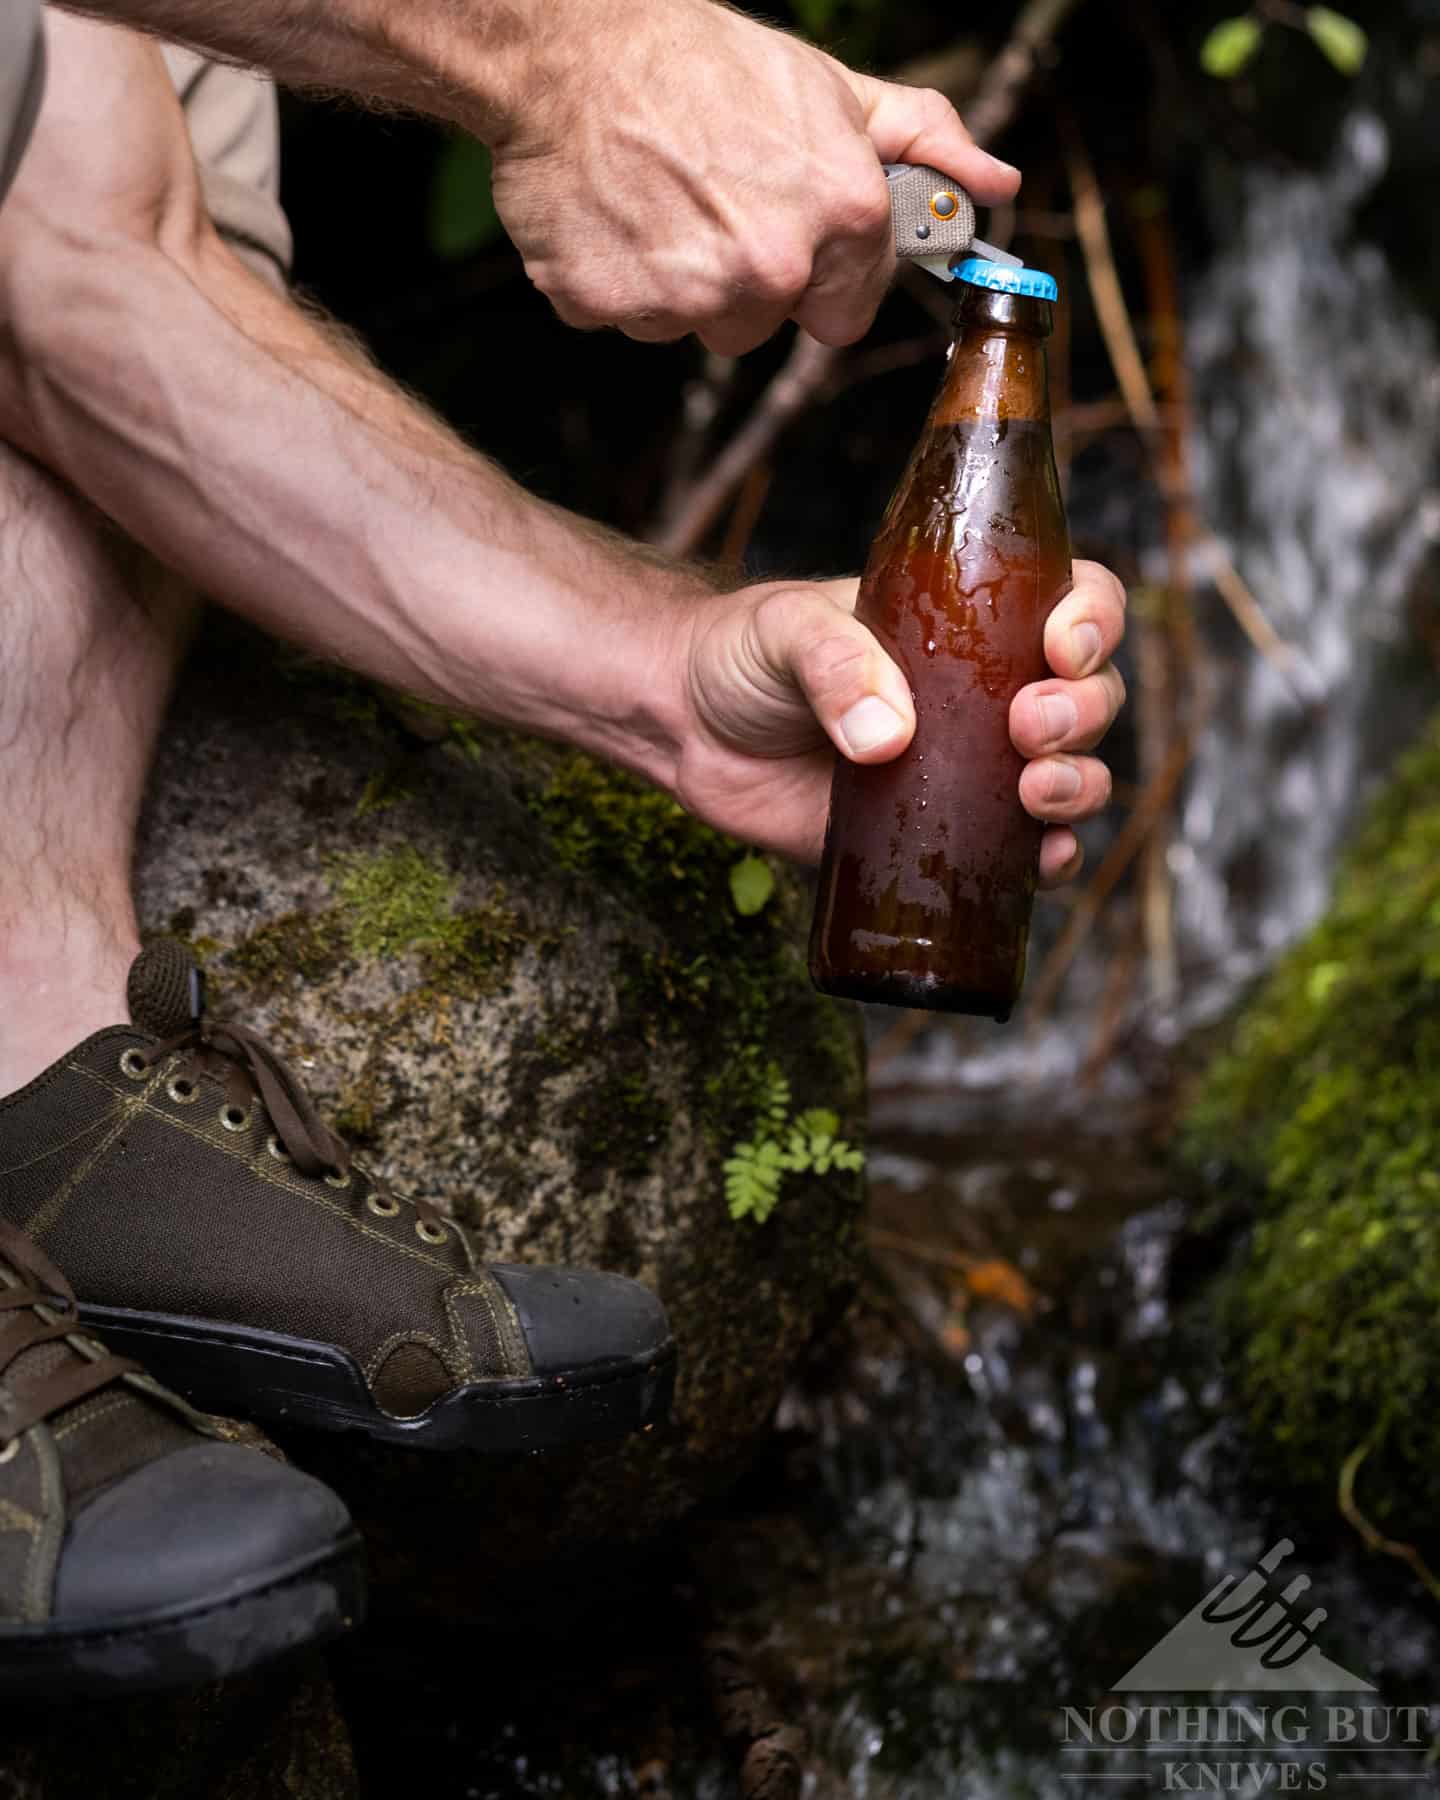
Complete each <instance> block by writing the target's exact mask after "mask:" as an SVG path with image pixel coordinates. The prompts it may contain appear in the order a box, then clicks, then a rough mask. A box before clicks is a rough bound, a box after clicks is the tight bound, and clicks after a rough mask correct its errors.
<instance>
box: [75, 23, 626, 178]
mask: <svg viewBox="0 0 1440 1800" xmlns="http://www.w3.org/2000/svg"><path fill="white" fill-rule="evenodd" d="M631 4H633V0H570V4H568V5H566V6H565V7H563V8H555V7H553V6H551V5H549V4H548V3H547V0H72V3H71V4H69V5H68V7H67V10H70V11H74V12H80V13H86V14H89V15H90V16H92V17H98V18H105V19H111V20H113V21H115V22H116V23H119V24H126V25H133V26H138V27H139V28H140V29H141V30H142V31H147V32H151V33H153V34H155V35H157V36H160V37H164V38H168V39H171V40H172V41H174V42H176V43H183V44H191V45H193V46H195V48H197V49H200V50H205V51H208V52H210V53H211V54H213V55H218V56H221V57H224V58H226V59H228V60H232V61H236V62H242V63H249V64H252V65H254V66H256V67H258V68H263V69H266V70H268V71H269V72H270V73H271V74H273V75H274V76H275V77H276V78H277V79H278V80H280V81H283V82H286V83H288V84H289V85H290V86H292V87H302V88H312V89H318V90H321V91H323V92H330V93H334V92H337V91H338V92H343V93H348V94H351V95H354V96H356V97H357V98H359V99H361V100H367V101H373V102H378V103H380V104H381V105H387V106H397V107H405V108H408V109H411V110H414V111H417V112H424V113H429V114H431V115H432V116H434V117H436V118H442V119H448V120H451V121H453V122H454V123H455V124H458V125H462V126H463V127H464V128H465V129H466V130H467V131H470V132H472V133H473V134H474V135H475V136H476V137H479V138H481V139H483V140H484V141H485V142H486V143H497V142H501V141H503V140H504V139H505V138H507V137H508V136H509V135H510V133H511V132H512V131H513V130H514V129H515V127H516V125H517V124H518V123H519V122H520V121H521V119H522V118H523V116H524V115H525V114H526V112H527V111H528V108H529V105H530V97H531V96H533V94H534V93H535V92H536V91H537V89H543V88H544V86H545V85H546V82H547V74H546V71H547V68H548V67H549V65H550V63H551V62H552V61H553V60H555V58H556V56H557V53H558V54H559V55H560V56H561V57H562V58H563V59H564V60H565V61H567V62H568V61H569V60H571V55H570V53H569V52H568V51H567V50H566V45H567V44H568V43H569V42H570V41H571V40H572V39H573V38H576V37H579V38H580V39H582V40H583V39H584V38H585V37H586V36H587V35H588V34H589V33H590V31H591V30H592V29H593V27H594V25H595V23H596V21H595V18H594V17H593V15H594V14H597V13H599V12H600V11H602V10H604V11H607V12H610V13H616V12H618V11H620V10H621V8H622V7H624V6H628V5H631ZM582 15H592V16H588V17H587V16H582ZM622 29H623V26H622Z"/></svg>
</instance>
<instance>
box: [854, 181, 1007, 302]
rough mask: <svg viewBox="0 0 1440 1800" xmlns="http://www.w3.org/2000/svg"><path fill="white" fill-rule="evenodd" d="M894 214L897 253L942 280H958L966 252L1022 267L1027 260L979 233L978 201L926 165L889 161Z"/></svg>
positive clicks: (905, 260) (904, 260)
mask: <svg viewBox="0 0 1440 1800" xmlns="http://www.w3.org/2000/svg"><path fill="white" fill-rule="evenodd" d="M885 177H886V179H887V180H888V181H889V183H890V213H891V217H892V218H893V219H894V221H895V254H896V255H897V256H898V257H899V258H900V259H901V260H902V261H903V262H913V263H918V264H919V266H920V267H921V268H922V269H925V270H927V271H928V272H929V273H930V274H931V275H934V276H935V277H937V279H939V280H940V281H953V280H954V279H955V273H954V268H955V264H956V263H958V262H962V261H963V260H964V259H965V258H966V257H967V256H983V257H984V258H985V259H986V260H987V261H989V262H998V263H1004V264H1005V266H1006V267H1007V268H1011V269H1018V268H1021V267H1023V263H1022V261H1021V259H1020V257H1018V256H1012V255H1011V254H1010V252H1009V251H1008V250H1000V249H997V248H996V246H995V245H994V244H987V243H985V242H984V240H983V239H981V238H977V237H976V235H975V202H974V201H973V200H972V199H971V198H970V196H969V195H968V194H967V193H966V192H965V190H964V188H963V187H961V186H960V185H959V184H958V183H957V182H954V181H952V180H951V179H950V177H949V176H948V175H942V174H941V173H940V171H939V170H938V169H931V168H928V167H927V166H926V165H925V164H924V163H886V164H885Z"/></svg>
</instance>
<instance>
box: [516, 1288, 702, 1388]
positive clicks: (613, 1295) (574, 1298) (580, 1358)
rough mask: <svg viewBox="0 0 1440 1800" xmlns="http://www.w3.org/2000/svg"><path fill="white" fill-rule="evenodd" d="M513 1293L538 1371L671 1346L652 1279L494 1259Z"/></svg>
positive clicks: (557, 1371)
mask: <svg viewBox="0 0 1440 1800" xmlns="http://www.w3.org/2000/svg"><path fill="white" fill-rule="evenodd" d="M490 1273H491V1274H492V1275H493V1276H494V1277H495V1279H496V1280H497V1281H498V1282H499V1283H500V1285H501V1287H503V1288H504V1290H505V1292H506V1293H507V1294H508V1295H509V1296H510V1299H511V1302H512V1303H513V1305H514V1307H515V1313H516V1316H517V1318H518V1319H519V1321H520V1328H521V1330H522V1331H523V1332H524V1333H525V1342H526V1344H527V1346H528V1347H529V1351H530V1363H531V1367H532V1368H533V1369H534V1371H535V1373H536V1374H537V1375H564V1374H568V1373H570V1372H572V1371H576V1370H581V1369H585V1368H587V1367H594V1366H596V1365H601V1366H603V1365H604V1364H606V1363H610V1362H615V1361H635V1360H638V1359H640V1358H643V1357H646V1356H652V1355H655V1354H657V1353H658V1352H660V1351H662V1350H668V1349H669V1347H670V1321H669V1318H668V1317H667V1316H666V1312H665V1308H664V1307H663V1306H662V1305H661V1304H660V1302H659V1301H658V1300H657V1299H656V1298H655V1296H654V1294H652V1293H651V1292H650V1290H649V1288H647V1287H642V1286H641V1285H640V1283H639V1282H638V1281H631V1280H629V1279H628V1278H627V1277H626V1276H624V1275H609V1274H604V1273H602V1272H600V1271H599V1270H596V1269H550V1268H528V1267H525V1266H524V1265H521V1264H508V1265H507V1264H503V1263H502V1264H500V1265H498V1266H497V1265H493V1264H492V1265H491V1268H490Z"/></svg>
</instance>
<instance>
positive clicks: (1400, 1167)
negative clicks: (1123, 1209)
mask: <svg viewBox="0 0 1440 1800" xmlns="http://www.w3.org/2000/svg"><path fill="white" fill-rule="evenodd" d="M1185 1149H1186V1154H1187V1157H1188V1159H1189V1160H1190V1161H1191V1162H1192V1163H1196V1164H1200V1165H1203V1166H1204V1167H1205V1168H1206V1170H1207V1173H1208V1175H1209V1177H1210V1178H1211V1179H1212V1180H1214V1179H1216V1178H1217V1177H1218V1178H1219V1180H1220V1181H1221V1183H1222V1184H1223V1185H1224V1186H1225V1187H1227V1188H1228V1189H1229V1191H1230V1192H1231V1193H1232V1194H1235V1195H1238V1196H1239V1197H1240V1198H1241V1199H1242V1201H1243V1203H1244V1204H1245V1205H1246V1206H1247V1207H1249V1208H1250V1209H1251V1210H1252V1212H1253V1219H1254V1225H1253V1231H1252V1234H1251V1239H1250V1242H1249V1244H1248V1246H1247V1248H1246V1250H1245V1252H1244V1253H1243V1255H1242V1256H1241V1257H1239V1258H1238V1259H1237V1260H1236V1262H1235V1264H1234V1266H1233V1267H1232V1268H1231V1270H1230V1271H1229V1273H1228V1274H1227V1275H1226V1276H1225V1277H1224V1278H1223V1281H1222V1285H1221V1289H1220V1293H1219V1300H1220V1304H1221V1308H1222V1315H1223V1318H1224V1321H1225V1323H1226V1326H1227V1334H1228V1338H1229V1342H1230V1345H1231V1351H1232V1357H1233V1362H1234V1368H1235V1374H1236V1379H1237V1381H1238V1385H1239V1387H1240V1390H1241V1393H1242V1395H1243V1397H1244V1401H1245V1405H1246V1409H1247V1412H1248V1415H1249V1418H1250V1421H1251V1423H1252V1425H1253V1427H1254V1428H1255V1431H1256V1433H1257V1434H1258V1439H1259V1442H1260V1443H1261V1444H1262V1445H1263V1446H1267V1447H1269V1448H1270V1449H1271V1450H1273V1451H1274V1452H1275V1453H1276V1456H1275V1460H1276V1462H1277V1464H1278V1465H1280V1466H1283V1468H1284V1469H1285V1471H1286V1472H1287V1474H1288V1475H1290V1476H1291V1477H1294V1478H1298V1479H1299V1480H1301V1481H1302V1482H1309V1483H1315V1484H1323V1485H1324V1486H1325V1487H1326V1488H1328V1489H1329V1490H1330V1491H1332V1492H1333V1491H1334V1487H1335V1483H1336V1480H1337V1478H1338V1475H1339V1470H1340V1466H1341V1464H1342V1463H1343V1461H1344V1459H1345V1457H1346V1455H1347V1453H1348V1452H1350V1451H1351V1450H1353V1449H1355V1448H1356V1447H1357V1446H1358V1445H1360V1444H1362V1443H1364V1442H1366V1441H1367V1440H1368V1439H1369V1438H1371V1436H1372V1435H1374V1434H1376V1433H1377V1431H1378V1433H1379V1434H1380V1440H1381V1441H1380V1442H1379V1443H1378V1444H1377V1449H1376V1453H1375V1455H1374V1456H1373V1458H1372V1459H1371V1460H1370V1461H1369V1462H1368V1463H1367V1467H1366V1472H1365V1475H1364V1478H1363V1481H1362V1489H1363V1490H1364V1491H1363V1492H1362V1494H1361V1503H1362V1505H1363V1506H1364V1507H1365V1508H1366V1510H1367V1511H1370V1512H1372V1513H1374V1514H1376V1515H1378V1516H1382V1517H1384V1516H1390V1517H1397V1516H1400V1515H1405V1514H1409V1515H1416V1514H1423V1515H1426V1516H1427V1517H1429V1518H1432V1519H1433V1508H1434V1505H1435V1503H1436V1501H1437V1500H1440V1424H1437V1422H1436V1418H1435V1414H1434V1408H1433V1405H1432V1404H1431V1401H1432V1397H1433V1395H1434V1394H1435V1392H1436V1391H1437V1389H1440V1333H1437V1328H1436V1321H1437V1319H1440V1205H1437V1202H1440V722H1437V724H1436V725H1435V726H1432V728H1431V729H1430V731H1429V732H1428V733H1427V735H1426V737H1425V738H1424V740H1423V741H1422V742H1421V744H1420V745H1419V746H1418V747H1417V748H1416V749H1415V750H1414V751H1413V752H1412V753H1411V754H1410V755H1409V756H1408V757H1407V758H1406V759H1405V761H1404V762H1403V764H1402V765H1401V767H1400V768H1399V770H1398V771H1397V773H1396V775H1395V777H1394V779H1393V781H1392V783H1391V784H1390V786H1389V788H1388V790H1387V792H1386V793H1385V795H1384V796H1383V798H1382V799H1381V801H1380V803H1379V805H1378V806H1377V807H1376V808H1375V810H1374V813H1373V814H1372V816H1371V818H1370V820H1369V822H1368V824H1367V825H1366V827H1365V828H1364V830H1363V831H1362V832H1361V834H1360V836H1359V838H1358V840H1357V841H1356V843H1355V845H1354V847H1353V849H1352V850H1351V852H1350V854H1349V856H1348V857H1347V859H1346V862H1345V864H1344V866H1343V869H1342V871H1341V873H1340V876H1339V880H1338V884H1337V887H1336V892H1335V897H1334V901H1333V903H1332V905H1331V908H1330V911H1329V913H1328V914H1327V915H1326V917H1325V919H1324V920H1323V921H1322V923H1321V924H1320V925H1319V926H1318V927H1317V928H1316V929H1315V930H1314V931H1313V932H1312V933H1311V934H1310V936H1309V937H1308V938H1307V939H1306V940H1305V941H1304V942H1303V943H1302V944H1301V945H1299V946H1298V947H1297V948H1296V949H1295V950H1294V951H1293V952H1292V953H1291V954H1290V955H1288V956H1287V957H1286V958H1285V959H1284V960H1283V961H1282V963H1281V964H1280V966H1279V967H1278V968H1277V969H1276V970H1275V972H1274V974H1273V975H1272V976H1271V978H1270V979H1269V980H1268V981H1267V983H1266V984H1265V986H1264V988H1263V989H1262V991H1261V992H1260V993H1259V994H1258V996H1257V997H1256V998H1255V999H1254V1001H1253V1002H1252V1003H1251V1004H1250V1006H1249V1007H1248V1008H1247V1010H1246V1011H1245V1013H1244V1015H1243V1017H1242V1019H1241V1021H1240V1024H1239V1027H1238V1029H1237V1031H1236V1034H1235V1037H1234V1040H1233V1043H1232V1045H1231V1047H1230V1049H1229V1050H1228V1051H1227V1053H1225V1054H1224V1055H1222V1056H1221V1058H1220V1059H1219V1060H1218V1062H1217V1063H1216V1064H1215V1065H1214V1067H1213V1069H1212V1070H1211V1071H1210V1073H1209V1075H1208V1078H1207V1080H1206V1082H1205V1085H1204V1088H1203V1090H1202V1092H1201V1094H1200V1096H1199V1099H1198V1102H1197V1104H1196V1107H1195V1109H1194V1112H1193V1114H1192V1116H1191V1118H1190V1121H1189V1125H1188V1130H1187V1133H1186V1138H1185Z"/></svg>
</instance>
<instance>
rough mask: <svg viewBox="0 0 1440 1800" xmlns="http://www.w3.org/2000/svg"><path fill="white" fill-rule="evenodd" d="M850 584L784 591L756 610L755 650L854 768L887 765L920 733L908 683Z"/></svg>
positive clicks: (835, 583)
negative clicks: (857, 613)
mask: <svg viewBox="0 0 1440 1800" xmlns="http://www.w3.org/2000/svg"><path fill="white" fill-rule="evenodd" d="M853 594H854V584H853V583H852V582H830V583H824V584H818V583H817V584H816V585H814V586H812V587H784V588H779V589H777V590H776V591H775V592H774V593H772V594H770V595H768V596H767V597H766V599H765V600H764V602H763V603H762V604H761V605H760V606H759V607H757V608H756V610H755V613H754V615H753V618H754V638H753V642H754V647H755V651H756V654H757V656H758V658H759V660H760V662H761V665H762V669H763V671H764V672H765V673H766V674H768V675H769V676H770V678H771V679H772V680H775V681H778V682H781V683H785V684H788V685H792V686H794V687H798V688H799V690H800V692H801V693H802V694H803V695H804V696H805V698H806V700H807V701H808V702H809V704H810V708H811V711H812V712H813V713H814V714H815V717H816V718H817V719H818V720H819V722H820V724H821V726H822V727H823V728H824V731H825V734H826V736H827V737H828V738H829V739H830V740H831V742H832V743H833V744H834V745H835V747H836V749H837V750H839V751H840V753H841V754H842V755H843V756H847V757H849V758H850V760H851V761H852V762H860V763H876V762H889V761H890V760H891V759H892V758H893V757H896V756H898V755H899V754H900V752H901V751H902V750H903V749H904V748H905V746H906V745H907V744H908V743H909V742H910V739H911V738H912V737H913V736H914V735H915V705H914V701H913V699H912V697H911V693H910V684H909V682H908V681H906V679H905V677H904V675H903V674H902V673H901V672H900V670H899V668H898V667H897V666H896V664H895V663H894V662H893V661H892V660H891V658H890V657H889V656H888V655H887V654H886V653H885V651H884V650H883V649H882V648H881V646H880V644H879V642H878V641H877V640H876V638H875V637H874V635H873V634H872V633H871V631H870V630H869V628H868V627H867V626H865V625H862V624H861V623H860V621H859V620H858V619H856V618H855V617H854V616H853V614H852V612H851V608H852V607H853V606H854V599H853Z"/></svg>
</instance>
